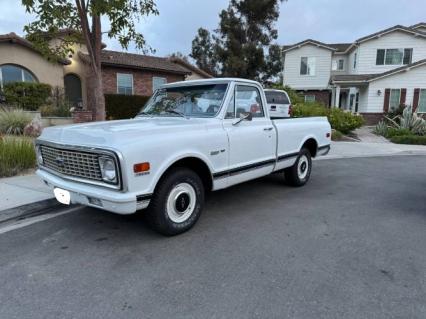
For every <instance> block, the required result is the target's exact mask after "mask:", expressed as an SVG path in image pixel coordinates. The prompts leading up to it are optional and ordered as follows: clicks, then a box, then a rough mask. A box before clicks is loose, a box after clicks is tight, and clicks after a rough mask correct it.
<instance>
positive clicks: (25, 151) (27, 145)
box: [0, 135, 36, 177]
mask: <svg viewBox="0 0 426 319" xmlns="http://www.w3.org/2000/svg"><path fill="white" fill-rule="evenodd" d="M35 165H36V158H35V150H34V144H33V139H32V138H30V137H23V136H11V135H3V136H0V177H9V176H14V175H17V174H19V173H21V172H22V171H25V170H27V169H31V168H34V167H35Z"/></svg>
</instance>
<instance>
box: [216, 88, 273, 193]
mask: <svg viewBox="0 0 426 319" xmlns="http://www.w3.org/2000/svg"><path fill="white" fill-rule="evenodd" d="M264 107H265V105H264V104H263V101H262V97H261V94H260V91H259V88H258V87H257V86H254V85H253V86H252V85H247V84H244V85H242V84H241V85H239V84H237V85H236V86H235V88H234V92H233V98H232V99H231V101H230V102H229V104H228V106H227V110H226V115H225V119H224V121H223V126H224V129H225V131H226V133H227V135H228V143H229V145H228V146H229V147H228V149H229V154H228V163H229V166H228V167H229V170H228V175H227V176H228V183H227V184H228V186H230V185H234V184H238V183H241V182H244V181H247V180H251V179H254V178H257V177H261V176H264V175H268V174H270V173H271V172H272V170H273V167H274V165H275V160H276V157H275V151H276V138H277V137H276V132H275V128H274V127H273V125H272V122H271V120H270V119H269V118H267V117H266V115H265V110H264ZM247 113H251V120H242V121H240V122H239V123H238V121H239V119H240V116H241V114H243V115H246V114H247Z"/></svg>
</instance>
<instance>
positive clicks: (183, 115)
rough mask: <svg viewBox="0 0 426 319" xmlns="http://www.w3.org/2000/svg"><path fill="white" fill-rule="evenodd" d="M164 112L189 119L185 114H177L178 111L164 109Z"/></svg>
mask: <svg viewBox="0 0 426 319" xmlns="http://www.w3.org/2000/svg"><path fill="white" fill-rule="evenodd" d="M164 112H167V113H172V114H177V115H179V116H182V117H183V118H186V119H189V117H188V116H186V115H185V114H183V113H182V112H179V111H176V110H173V109H165V110H164Z"/></svg>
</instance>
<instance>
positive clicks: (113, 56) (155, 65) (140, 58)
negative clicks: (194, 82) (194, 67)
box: [82, 50, 191, 75]
mask: <svg viewBox="0 0 426 319" xmlns="http://www.w3.org/2000/svg"><path fill="white" fill-rule="evenodd" d="M82 56H83V57H85V58H86V59H87V55H85V54H82ZM101 63H102V64H103V65H110V66H117V67H124V68H133V69H146V70H153V71H160V72H167V73H175V74H182V75H187V74H191V72H190V71H188V69H186V68H184V67H183V66H181V65H179V64H177V63H173V62H172V61H170V60H169V59H168V58H160V57H155V56H149V55H142V54H135V53H127V52H118V51H109V50H102V52H101Z"/></svg>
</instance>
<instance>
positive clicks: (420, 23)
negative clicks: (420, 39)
mask: <svg viewBox="0 0 426 319" xmlns="http://www.w3.org/2000/svg"><path fill="white" fill-rule="evenodd" d="M421 27H423V28H426V22H419V23H416V24H413V25H412V26H410V29H417V28H421Z"/></svg>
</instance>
